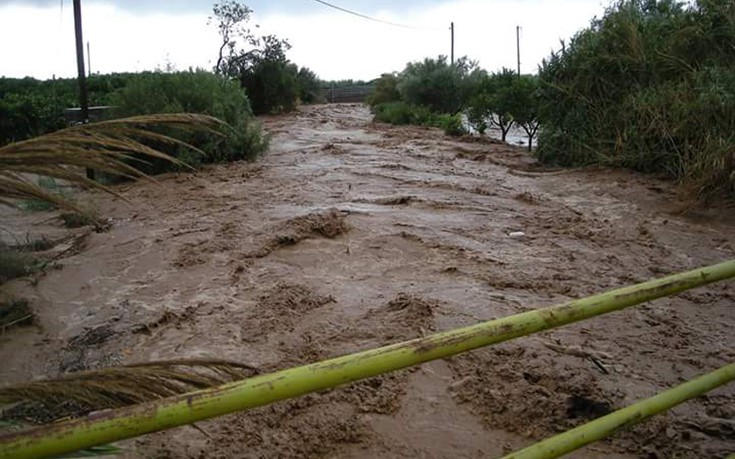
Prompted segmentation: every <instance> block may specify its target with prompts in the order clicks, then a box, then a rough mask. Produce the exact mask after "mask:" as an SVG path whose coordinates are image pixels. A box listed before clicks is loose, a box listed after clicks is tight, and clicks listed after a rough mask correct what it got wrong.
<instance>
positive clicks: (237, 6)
mask: <svg viewBox="0 0 735 459" xmlns="http://www.w3.org/2000/svg"><path fill="white" fill-rule="evenodd" d="M213 13H214V16H213V17H211V18H210V23H212V22H216V24H217V28H218V31H219V34H220V37H221V38H222V44H221V45H220V48H219V55H218V58H217V64H216V66H215V69H214V70H215V72H216V73H217V74H218V75H222V76H226V77H228V78H232V79H236V80H239V81H240V84H241V86H242V87H243V88H245V90H246V92H247V95H248V98H249V99H250V104H251V106H252V110H253V112H254V113H255V114H256V115H263V114H276V113H283V112H290V111H292V110H294V109H295V108H296V104H297V102H298V101H299V100H301V101H303V102H307V103H309V102H315V101H316V100H318V97H319V90H318V89H319V88H318V86H319V85H318V79H317V77H316V74H314V72H312V71H311V70H309V69H307V68H302V69H301V70H299V68H298V66H297V65H295V64H293V63H291V62H290V61H289V60H288V59H287V58H286V51H288V50H289V49H290V48H291V45H290V44H289V43H288V41H286V40H282V39H280V38H278V37H276V36H275V35H265V36H262V37H256V36H255V35H253V34H252V33H251V32H250V29H248V28H247V23H248V22H249V21H250V15H251V13H252V10H251V9H250V8H249V7H247V6H246V5H245V4H242V3H239V2H237V1H234V0H227V1H225V2H222V3H215V5H214V8H213ZM242 42H244V43H245V44H247V45H248V46H249V48H250V49H248V50H247V51H246V50H245V49H244V48H242V46H241V45H240V43H242Z"/></svg>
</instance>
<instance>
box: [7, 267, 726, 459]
mask: <svg viewBox="0 0 735 459" xmlns="http://www.w3.org/2000/svg"><path fill="white" fill-rule="evenodd" d="M732 277H735V260H730V261H727V262H723V263H720V264H717V265H714V266H709V267H705V268H700V269H695V270H693V271H689V272H686V273H681V274H675V275H672V276H668V277H664V278H662V279H656V280H651V281H648V282H644V283H642V284H638V285H634V286H630V287H624V288H620V289H617V290H612V291H610V292H606V293H602V294H598V295H594V296H590V297H587V298H583V299H579V300H574V301H570V302H568V303H564V304H561V305H558V306H552V307H549V308H544V309H537V310H533V311H528V312H524V313H522V314H518V315H514V316H509V317H504V318H501V319H496V320H491V321H489V322H483V323H480V324H477V325H473V326H469V327H465V328H459V329H456V330H450V331H446V332H442V333H437V334H434V335H431V336H427V337H424V338H419V339H415V340H411V341H406V342H403V343H398V344H393V345H390V346H385V347H381V348H378V349H372V350H368V351H363V352H359V353H357V354H352V355H346V356H343V357H337V358H334V359H330V360H325V361H323V362H318V363H313V364H310V365H305V366H301V367H296V368H290V369H286V370H282V371H278V372H276V373H271V374H267V375H260V376H255V377H252V378H249V379H246V380H243V381H237V382H233V383H229V384H225V385H222V386H219V387H215V388H211V389H205V390H200V391H196V392H190V393H188V394H183V395H179V396H176V397H170V398H166V399H162V400H157V401H154V402H149V403H144V404H140V405H133V406H129V407H125V408H120V409H116V410H107V411H102V412H96V413H92V414H90V415H88V416H86V417H84V418H79V419H75V420H70V421H66V422H60V423H56V424H51V425H45V426H40V427H37V428H34V429H31V430H28V431H21V432H13V433H8V434H5V435H2V436H0V459H4V458H29V457H39V458H40V457H49V456H56V455H60V454H65V453H68V452H72V451H77V450H80V449H84V448H88V447H90V446H94V445H100V444H105V443H110V442H114V441H118V440H122V439H125V438H132V437H137V436H140V435H143V434H147V433H151V432H156V431H159V430H164V429H169V428H172V427H176V426H180V425H184V424H191V423H193V422H197V421H201V420H204V419H210V418H213V417H217V416H223V415H225V414H229V413H233V412H236V411H242V410H247V409H250V408H254V407H258V406H262V405H267V404H269V403H273V402H275V401H279V400H285V399H288V398H293V397H297V396H300V395H304V394H307V393H310V392H315V391H320V390H324V389H329V388H332V387H336V386H339V385H342V384H347V383H349V382H352V381H356V380H359V379H364V378H369V377H371V376H376V375H379V374H383V373H387V372H390V371H394V370H399V369H401V368H406V367H409V366H412V365H417V364H420V363H423V362H428V361H430V360H435V359H441V358H444V357H449V356H452V355H456V354H459V353H461V352H466V351H469V350H472V349H477V348H479V347H483V346H487V345H490V344H495V343H500V342H503V341H507V340H510V339H513V338H518V337H520V336H526V335H529V334H532V333H536V332H539V331H542V330H548V329H551V328H555V327H560V326H562V325H566V324H570V323H573V322H578V321H581V320H585V319H589V318H591V317H595V316H599V315H601V314H606V313H609V312H612V311H617V310H620V309H624V308H627V307H630V306H634V305H637V304H640V303H643V302H645V301H650V300H653V299H656V298H661V297H664V296H668V295H673V294H675V293H679V292H682V291H684V290H689V289H692V288H695V287H699V286H702V285H706V284H710V283H712V282H717V281H721V280H724V279H729V278H732Z"/></svg>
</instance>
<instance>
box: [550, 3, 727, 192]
mask: <svg viewBox="0 0 735 459" xmlns="http://www.w3.org/2000/svg"><path fill="white" fill-rule="evenodd" d="M734 17H735V3H734V2H732V1H728V0H699V1H697V2H694V3H689V4H684V3H678V2H675V1H673V0H663V1H657V2H649V1H640V0H623V1H619V2H617V3H616V4H615V5H613V6H612V7H611V8H609V9H608V11H607V12H606V13H605V15H604V16H603V17H602V18H601V19H596V20H594V21H593V22H592V24H591V26H590V27H589V28H588V29H586V30H584V31H582V32H580V33H579V34H577V35H576V36H575V37H574V38H573V39H572V40H571V42H570V43H569V44H568V45H565V46H564V47H563V49H562V50H561V51H559V52H556V53H553V54H552V55H551V56H550V57H549V58H548V59H547V60H546V61H544V63H543V65H542V67H541V71H540V77H541V86H540V94H541V106H540V119H541V131H540V136H539V137H540V138H539V148H538V150H537V154H538V157H539V159H540V160H541V161H543V162H546V163H551V164H559V165H584V164H590V163H603V164H609V165H614V166H623V167H630V168H633V169H636V170H640V171H644V172H655V173H661V174H664V175H666V176H668V177H671V178H675V179H677V180H679V181H680V183H682V184H683V189H684V190H685V191H687V192H688V193H689V194H691V195H692V196H695V197H703V198H706V197H708V196H714V195H716V194H721V193H722V192H726V190H731V189H732V188H731V187H732V183H731V180H732V179H731V177H733V175H734V174H735V169H734V167H735V164H733V163H735V159H733V151H735V134H733V132H735V47H734V46H733V43H735V28H734V27H733V26H732V24H733V18H734Z"/></svg>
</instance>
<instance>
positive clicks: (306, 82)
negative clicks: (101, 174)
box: [296, 67, 322, 104]
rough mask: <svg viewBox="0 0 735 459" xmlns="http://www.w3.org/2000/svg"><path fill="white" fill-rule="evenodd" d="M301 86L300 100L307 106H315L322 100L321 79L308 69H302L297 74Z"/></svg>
mask: <svg viewBox="0 0 735 459" xmlns="http://www.w3.org/2000/svg"><path fill="white" fill-rule="evenodd" d="M296 81H297V82H298V85H299V99H301V102H303V103H305V104H313V103H316V102H320V101H321V100H322V95H321V82H320V81H319V77H318V76H317V75H316V73H314V72H313V71H311V70H310V69H308V68H306V67H301V68H300V69H299V71H298V73H297V74H296Z"/></svg>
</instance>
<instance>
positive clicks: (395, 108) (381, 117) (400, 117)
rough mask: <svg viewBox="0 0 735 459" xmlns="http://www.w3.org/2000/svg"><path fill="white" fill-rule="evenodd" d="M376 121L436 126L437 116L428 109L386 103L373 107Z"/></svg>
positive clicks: (405, 104) (401, 103) (399, 103)
mask: <svg viewBox="0 0 735 459" xmlns="http://www.w3.org/2000/svg"><path fill="white" fill-rule="evenodd" d="M372 111H373V114H374V115H375V120H376V121H382V122H384V123H390V124H396V125H404V124H415V125H419V126H430V125H434V124H435V123H434V120H435V118H436V116H435V115H433V114H432V113H431V110H429V109H428V108H426V107H418V106H414V105H409V104H407V103H406V102H386V103H382V104H378V105H375V106H374V107H372Z"/></svg>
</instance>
